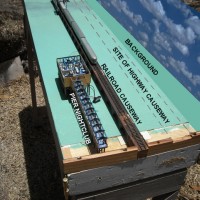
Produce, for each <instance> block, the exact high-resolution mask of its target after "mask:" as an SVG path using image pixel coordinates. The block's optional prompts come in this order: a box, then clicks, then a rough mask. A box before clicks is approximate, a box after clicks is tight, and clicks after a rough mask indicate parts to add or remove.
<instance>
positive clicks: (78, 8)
mask: <svg viewBox="0 0 200 200" xmlns="http://www.w3.org/2000/svg"><path fill="white" fill-rule="evenodd" d="M86 2H88V4H86ZM94 2H96V1H81V0H71V1H70V3H67V9H68V10H69V12H70V13H71V15H72V17H73V18H74V19H75V21H76V22H77V24H78V25H79V27H80V28H81V30H82V31H83V33H84V34H85V36H86V38H87V40H88V41H89V43H90V45H91V47H92V48H93V50H94V52H95V53H96V55H97V58H98V62H99V64H100V65H102V64H104V63H105V64H106V65H107V66H108V69H109V71H110V72H111V75H112V76H114V77H115V80H116V81H117V84H118V85H119V87H120V88H121V90H122V92H120V93H119V94H118V95H119V97H120V95H122V96H123V97H124V95H125V97H126V98H127V101H128V102H129V103H130V104H131V105H132V106H133V108H134V109H135V112H136V113H137V115H138V117H139V119H135V120H134V118H133V117H132V119H133V120H134V121H135V123H136V124H137V126H138V128H139V130H140V131H144V130H151V129H156V128H162V127H165V126H171V125H175V124H181V123H185V122H187V119H185V117H184V116H183V115H182V114H181V113H180V111H179V110H178V109H177V108H176V107H175V106H174V104H173V103H172V102H171V101H170V99H169V98H168V97H167V96H166V95H165V93H164V92H163V91H162V90H161V89H160V87H159V86H158V84H156V83H155V81H154V80H153V79H152V77H151V76H149V74H148V73H147V72H146V71H145V70H144V69H143V68H142V67H141V65H140V63H139V62H138V61H137V59H135V57H134V56H133V55H132V52H129V51H128V50H127V49H126V47H125V46H124V44H123V42H122V41H121V40H120V37H118V35H119V34H118V33H121V30H123V31H125V30H124V29H122V27H121V25H119V24H118V23H116V22H115V23H116V24H115V26H114V27H115V28H116V27H117V31H116V34H114V33H113V25H112V26H107V22H109V21H114V19H113V18H112V17H111V16H110V15H108V14H107V13H106V11H105V10H104V9H103V8H101V6H100V5H99V4H98V3H94ZM97 13H98V15H100V14H101V15H102V16H104V13H105V14H106V17H104V18H100V17H99V16H98V15H97ZM101 15H100V16H101ZM102 19H103V20H102ZM114 30H116V29H114ZM131 37H132V36H131ZM115 47H118V49H119V50H120V51H121V52H122V54H123V56H124V58H123V59H122V60H119V59H118V57H117V55H116V53H114V52H113V49H114V48H115ZM124 59H125V60H126V61H127V62H128V63H129V64H130V67H124V65H123V63H122V61H123V60H124ZM132 63H134V64H132ZM129 68H131V69H132V70H134V72H135V73H136V74H137V76H138V78H139V79H140V80H141V81H142V83H143V85H144V86H145V88H143V89H140V87H138V85H137V84H136V82H135V81H134V80H133V78H132V76H131V75H130V73H129V71H128V69H129ZM145 89H146V90H148V92H145ZM147 94H150V95H151V97H153V99H154V100H155V101H156V102H157V103H158V105H159V107H160V108H161V109H162V110H163V112H164V114H165V115H166V116H167V119H168V120H169V122H166V120H164V119H163V118H161V117H160V115H159V114H158V112H157V111H156V110H155V109H154V108H153V106H152V105H151V102H150V101H149V97H150V95H148V98H147ZM121 100H122V99H121ZM127 110H128V109H127ZM139 120H140V121H139ZM138 122H142V123H138Z"/></svg>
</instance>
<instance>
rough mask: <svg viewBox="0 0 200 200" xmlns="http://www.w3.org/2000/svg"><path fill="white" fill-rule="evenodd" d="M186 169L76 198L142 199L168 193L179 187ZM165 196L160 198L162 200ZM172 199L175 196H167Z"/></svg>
mask: <svg viewBox="0 0 200 200" xmlns="http://www.w3.org/2000/svg"><path fill="white" fill-rule="evenodd" d="M185 175H186V171H182V172H178V173H172V174H168V175H165V176H162V177H159V178H157V179H153V180H148V181H142V182H139V183H137V184H134V185H129V186H126V187H124V188H118V189H115V190H111V191H104V192H100V193H98V194H91V195H88V196H85V197H83V196H82V197H81V196H80V197H77V198H76V199H78V200H116V199H123V200H133V199H137V200H144V199H146V198H148V197H153V196H158V195H160V194H165V193H170V192H172V191H176V190H178V189H179V188H180V186H181V184H182V183H183V182H184V177H185ZM164 199H165V198H162V200H164ZM167 199H169V200H174V199H175V196H171V197H168V198H167Z"/></svg>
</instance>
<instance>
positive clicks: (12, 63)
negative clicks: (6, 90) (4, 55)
mask: <svg viewBox="0 0 200 200" xmlns="http://www.w3.org/2000/svg"><path fill="white" fill-rule="evenodd" d="M22 75H24V70H23V66H22V62H21V59H20V57H19V56H18V57H16V58H14V59H12V60H8V61H5V62H3V63H0V85H5V84H6V83H8V82H9V81H11V80H16V79H19V78H20V77H21V76H22Z"/></svg>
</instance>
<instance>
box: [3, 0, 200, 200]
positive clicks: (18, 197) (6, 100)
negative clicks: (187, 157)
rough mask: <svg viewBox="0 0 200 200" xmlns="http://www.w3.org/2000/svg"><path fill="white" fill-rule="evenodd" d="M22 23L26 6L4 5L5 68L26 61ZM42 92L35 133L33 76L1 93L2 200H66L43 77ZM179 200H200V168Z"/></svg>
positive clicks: (8, 0)
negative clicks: (12, 60) (8, 62)
mask: <svg viewBox="0 0 200 200" xmlns="http://www.w3.org/2000/svg"><path fill="white" fill-rule="evenodd" d="M194 2H197V1H193V2H192V3H194ZM190 3H191V1H190ZM199 4H200V3H199ZM199 4H198V5H199ZM195 6H196V7H198V6H197V5H196V3H195ZM199 7H200V6H199ZM22 19H23V8H22V0H1V1H0V30H1V31H0V63H1V62H2V61H5V60H8V59H10V58H12V57H15V56H17V55H20V56H21V58H22V59H26V46H25V42H24V34H23V20H22ZM36 92H37V102H38V106H39V107H38V112H39V122H40V126H39V127H37V128H34V126H33V121H32V107H31V96H30V86H29V77H28V75H24V76H23V77H22V78H20V79H19V80H16V81H12V82H10V83H8V84H7V85H5V86H4V87H0V200H29V199H31V200H40V199H41V200H45V199H48V200H63V199H64V197H63V190H62V184H61V182H62V181H61V179H60V172H59V166H58V158H57V155H56V148H55V143H54V139H53V135H52V132H51V129H50V124H49V121H48V116H47V111H46V107H45V101H44V97H43V93H42V89H41V85H40V80H39V78H38V77H36ZM179 200H200V165H199V164H196V165H194V166H192V167H191V168H190V169H189V170H188V174H187V177H186V181H185V184H184V186H182V187H181V190H180V193H179Z"/></svg>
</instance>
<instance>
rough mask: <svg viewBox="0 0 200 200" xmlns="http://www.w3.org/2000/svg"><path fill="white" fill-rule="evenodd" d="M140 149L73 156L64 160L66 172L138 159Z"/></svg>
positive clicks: (131, 148) (133, 148)
mask: <svg viewBox="0 0 200 200" xmlns="http://www.w3.org/2000/svg"><path fill="white" fill-rule="evenodd" d="M137 154H138V150H137V148H136V147H130V148H128V149H126V148H125V149H122V150H116V151H110V152H104V153H99V154H92V155H90V156H83V157H78V158H71V159H67V160H64V161H63V166H64V173H66V174H69V173H74V172H79V171H82V170H87V169H91V168H96V167H102V166H107V165H113V164H116V163H120V162H124V161H127V160H135V159H137Z"/></svg>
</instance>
